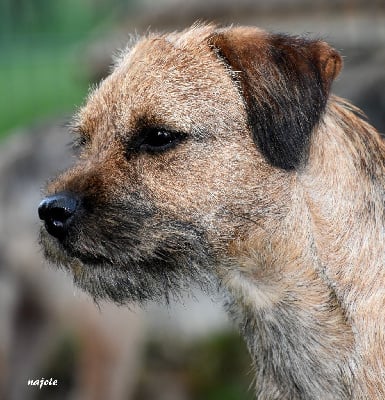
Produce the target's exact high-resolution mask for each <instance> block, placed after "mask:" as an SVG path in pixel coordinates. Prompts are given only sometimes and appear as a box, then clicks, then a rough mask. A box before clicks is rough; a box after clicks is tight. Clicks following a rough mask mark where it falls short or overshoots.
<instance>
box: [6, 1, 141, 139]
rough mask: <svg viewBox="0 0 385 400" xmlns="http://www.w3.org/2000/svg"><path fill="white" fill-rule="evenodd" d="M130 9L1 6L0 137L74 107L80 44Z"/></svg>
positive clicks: (78, 94) (83, 77)
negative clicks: (44, 117)
mask: <svg viewBox="0 0 385 400" xmlns="http://www.w3.org/2000/svg"><path fill="white" fill-rule="evenodd" d="M133 5H134V0H131V1H130V0H58V1H52V0H33V1H30V0H2V1H1V2H0V54H1V56H0V93H1V96H0V137H1V136H2V135H4V134H5V133H6V132H7V131H8V130H10V129H11V128H14V127H17V126H22V125H25V124H27V123H30V122H32V121H33V120H36V119H37V118H39V117H42V116H47V115H50V114H52V113H55V112H65V111H72V110H73V108H74V107H76V106H78V105H80V104H81V102H82V99H83V97H84V95H85V94H86V93H87V87H88V85H89V82H88V77H87V74H86V61H85V60H84V58H83V57H82V56H83V53H84V43H85V42H86V41H87V40H89V39H90V37H91V36H92V35H97V34H101V33H102V32H106V31H107V30H108V29H110V28H111V26H112V24H113V22H114V21H115V19H116V16H117V15H119V14H120V12H121V11H122V8H126V9H127V11H128V10H129V9H130V7H132V6H133ZM125 12H126V10H125Z"/></svg>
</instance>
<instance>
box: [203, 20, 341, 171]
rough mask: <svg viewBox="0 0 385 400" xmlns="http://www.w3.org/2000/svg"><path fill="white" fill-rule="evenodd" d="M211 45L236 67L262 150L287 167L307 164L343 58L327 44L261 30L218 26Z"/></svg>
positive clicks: (234, 72) (231, 67)
mask: <svg viewBox="0 0 385 400" xmlns="http://www.w3.org/2000/svg"><path fill="white" fill-rule="evenodd" d="M209 44H210V45H211V47H212V48H213V50H214V51H215V52H216V54H217V55H218V57H219V58H220V59H221V60H222V61H223V62H224V63H225V64H226V65H227V67H228V68H230V69H231V71H232V72H231V76H232V77H234V79H235V81H236V84H237V86H238V87H239V88H240V90H241V93H242V95H243V98H244V101H245V106H246V111H247V115H248V119H249V121H248V122H249V125H250V128H251V130H252V133H253V137H254V141H255V143H256V144H257V146H258V148H259V149H260V151H261V152H262V154H263V155H264V156H265V157H266V159H267V160H268V161H269V162H270V163H271V164H272V165H274V166H276V167H279V168H283V169H286V170H290V169H295V168H298V167H300V166H301V165H303V164H304V163H305V162H306V159H307V156H308V150H309V145H310V137H311V133H312V131H313V129H314V128H315V126H316V125H317V124H318V122H319V121H320V119H321V117H322V114H323V112H324V110H325V107H326V102H327V98H328V95H329V91H330V86H331V84H332V82H333V80H334V78H335V77H336V76H337V75H338V73H339V72H340V70H341V67H342V59H341V56H340V55H339V54H338V53H337V51H335V50H334V49H332V48H331V47H330V46H329V45H328V44H327V43H325V42H322V41H318V40H308V39H304V38H299V37H293V36H287V35H281V34H268V33H266V32H264V31H261V30H259V29H257V28H241V27H240V28H230V29H226V30H218V31H216V32H215V33H214V34H213V35H212V36H211V37H210V39H209Z"/></svg>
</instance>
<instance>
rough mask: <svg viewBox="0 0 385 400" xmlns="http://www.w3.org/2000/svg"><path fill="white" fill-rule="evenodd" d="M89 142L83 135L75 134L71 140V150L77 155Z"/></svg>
mask: <svg viewBox="0 0 385 400" xmlns="http://www.w3.org/2000/svg"><path fill="white" fill-rule="evenodd" d="M88 142H89V139H88V138H87V137H85V136H80V135H79V136H77V137H76V138H75V139H74V140H73V141H72V150H73V152H74V153H75V154H76V155H78V154H80V153H81V151H82V150H83V149H84V147H86V146H87V144H88Z"/></svg>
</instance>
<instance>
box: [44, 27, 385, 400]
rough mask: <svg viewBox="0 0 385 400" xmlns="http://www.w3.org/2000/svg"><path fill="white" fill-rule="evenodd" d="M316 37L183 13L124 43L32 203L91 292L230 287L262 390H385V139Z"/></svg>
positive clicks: (154, 293)
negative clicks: (350, 95) (73, 149)
mask: <svg viewBox="0 0 385 400" xmlns="http://www.w3.org/2000/svg"><path fill="white" fill-rule="evenodd" d="M341 67H342V60H341V57H340V55H339V54H338V52H337V51H336V50H334V49H333V48H331V47H330V46H329V45H328V44H326V43H325V42H323V41H320V40H313V39H309V38H301V37H296V36H289V35H283V34H271V33H267V32H265V31H263V30H260V29H257V28H253V27H230V28H218V27H216V26H214V25H196V26H194V27H192V28H190V29H187V30H185V31H183V32H179V33H178V32H174V33H170V34H161V35H158V34H149V35H148V36H146V37H145V38H141V39H139V40H138V41H137V42H136V43H135V44H134V45H133V46H132V47H131V48H129V49H127V50H125V51H123V52H122V53H121V55H120V56H119V57H118V59H117V60H116V63H115V65H114V68H113V71H112V73H111V75H110V76H109V77H108V78H106V79H105V80H104V81H103V82H102V83H101V84H100V85H99V87H97V88H96V89H95V90H94V91H93V92H92V93H91V94H90V95H89V98H88V100H87V103H86V105H85V106H84V107H83V108H81V110H80V111H79V112H78V114H77V116H76V118H75V120H74V123H73V128H74V129H73V130H74V131H75V134H76V135H77V136H76V137H77V139H76V143H77V146H78V147H80V152H79V157H78V161H77V162H76V164H75V165H74V166H73V167H72V168H71V169H69V170H68V171H66V172H64V173H62V174H61V175H60V176H59V177H58V178H56V179H55V180H53V181H52V182H50V183H49V184H48V187H47V190H46V195H47V197H46V198H45V199H44V200H43V201H42V202H41V204H40V206H39V215H40V218H41V219H42V220H43V221H44V225H45V228H42V230H41V239H40V240H41V243H42V247H43V249H44V253H45V256H46V257H47V258H48V260H50V261H51V262H53V263H56V264H58V265H62V266H65V267H66V268H68V269H69V270H71V271H72V273H73V277H74V281H75V283H76V284H77V285H79V286H80V287H81V288H83V289H85V290H87V291H88V292H90V293H91V295H92V296H93V297H94V298H95V299H99V298H107V299H110V300H112V301H114V302H117V303H127V302H139V303H144V302H146V301H148V300H156V301H159V300H161V299H166V301H167V300H168V298H169V296H174V295H176V296H178V293H180V291H181V290H183V289H184V288H185V287H187V286H189V285H191V284H196V283H198V284H200V285H201V286H203V287H206V286H207V287H212V284H213V282H214V286H215V282H218V284H219V287H220V288H222V289H223V290H224V291H225V292H226V294H227V297H226V298H227V299H228V300H226V308H227V309H228V312H229V314H230V315H231V316H232V317H233V319H234V320H235V321H236V323H237V324H238V325H239V328H240V331H241V333H242V334H243V336H244V338H245V340H246V343H247V345H248V348H249V351H250V354H251V356H252V360H253V366H254V369H255V377H256V378H255V388H256V396H257V398H258V399H269V400H271V399H291V400H293V399H314V400H315V399H322V400H328V399H333V400H335V399H384V398H385V375H384V374H385V372H384V371H385V355H384V354H385V353H384V349H385V334H384V328H383V327H384V323H385V301H384V298H385V292H384V289H383V285H384V282H385V268H384V255H385V251H384V247H385V240H384V232H385V231H384V179H385V177H384V171H385V169H384V166H385V148H384V143H383V141H382V139H381V138H380V136H379V134H378V132H376V130H375V129H374V128H373V127H371V126H370V125H369V124H368V123H366V122H365V121H364V120H363V119H362V117H361V115H360V112H359V110H357V109H356V108H354V107H353V106H351V105H350V104H348V103H347V102H346V101H344V100H342V99H340V98H337V97H335V96H333V95H331V94H330V88H331V85H332V82H333V80H334V79H335V78H336V76H337V75H338V74H339V72H340V70H341Z"/></svg>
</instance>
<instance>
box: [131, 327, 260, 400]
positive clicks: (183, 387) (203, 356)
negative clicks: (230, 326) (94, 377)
mask: <svg viewBox="0 0 385 400" xmlns="http://www.w3.org/2000/svg"><path fill="white" fill-rule="evenodd" d="M251 371H252V367H251V359H250V356H249V354H248V352H247V349H246V346H245V344H244V342H243V341H242V339H241V338H240V336H239V335H238V334H237V333H234V332H221V333H218V334H214V335H212V336H209V337H205V338H202V339H199V340H196V341H195V340H194V341H193V342H187V343H185V342H184V341H183V339H182V338H181V339H178V338H173V339H170V340H164V339H163V340H162V339H157V340H152V341H150V342H149V343H147V347H146V352H145V355H144V364H143V367H142V372H141V374H140V377H139V383H138V386H137V388H136V392H135V395H134V399H135V400H151V399H157V400H163V399H164V400H166V399H167V400H170V399H178V400H251V399H253V398H254V390H253V389H250V390H247V389H248V388H249V387H250V385H251V382H252V374H251Z"/></svg>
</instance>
